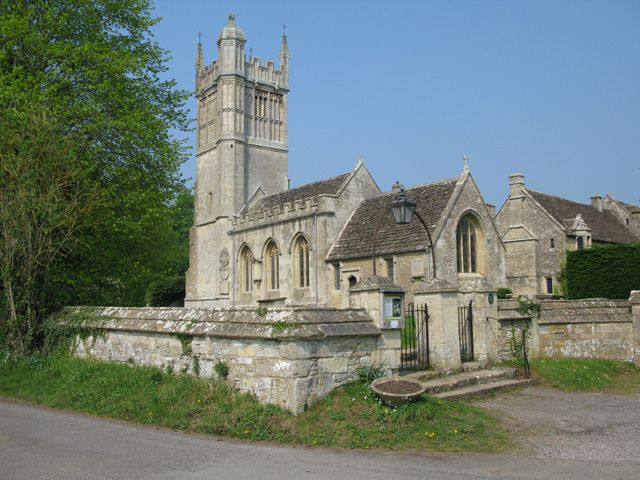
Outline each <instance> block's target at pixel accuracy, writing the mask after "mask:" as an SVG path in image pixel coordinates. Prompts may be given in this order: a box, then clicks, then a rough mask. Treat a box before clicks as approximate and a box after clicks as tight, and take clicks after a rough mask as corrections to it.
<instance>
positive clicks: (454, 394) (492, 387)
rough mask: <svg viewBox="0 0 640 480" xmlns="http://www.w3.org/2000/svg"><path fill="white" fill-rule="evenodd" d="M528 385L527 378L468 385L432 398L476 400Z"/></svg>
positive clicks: (437, 394) (440, 393) (529, 381)
mask: <svg viewBox="0 0 640 480" xmlns="http://www.w3.org/2000/svg"><path fill="white" fill-rule="evenodd" d="M529 383H531V380H529V379H528V378H525V379H509V380H500V381H494V382H490V383H478V384H475V385H469V386H466V387H461V388H457V389H455V390H449V391H446V392H439V393H436V394H434V395H433V396H434V397H436V398H439V399H441V400H467V399H470V398H478V397H482V396H486V395H490V394H492V393H496V392H499V391H503V390H508V389H511V388H516V387H521V386H525V385H528V384H529Z"/></svg>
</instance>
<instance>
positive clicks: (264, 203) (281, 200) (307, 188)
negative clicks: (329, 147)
mask: <svg viewBox="0 0 640 480" xmlns="http://www.w3.org/2000/svg"><path fill="white" fill-rule="evenodd" d="M350 175H351V172H349V173H345V174H342V175H338V176H337V177H331V178H326V179H324V180H320V181H318V182H313V183H307V184H306V185H301V186H299V187H296V188H290V189H289V190H285V191H283V192H279V193H274V194H273V195H267V196H266V197H262V198H259V199H258V200H257V201H256V203H254V204H253V205H252V206H251V207H250V208H249V211H256V210H264V209H269V208H273V207H277V206H279V205H283V204H285V203H290V202H295V201H296V200H306V199H307V198H314V197H318V196H319V195H336V194H337V193H338V191H339V190H340V187H342V185H343V184H344V182H345V181H346V180H347V178H349V176H350Z"/></svg>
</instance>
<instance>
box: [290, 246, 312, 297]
mask: <svg viewBox="0 0 640 480" xmlns="http://www.w3.org/2000/svg"><path fill="white" fill-rule="evenodd" d="M293 264H294V269H295V271H294V275H295V282H296V283H295V284H296V286H297V287H298V288H305V287H308V286H309V242H307V239H306V238H304V237H303V236H302V235H299V236H298V238H296V241H295V242H294V244H293Z"/></svg>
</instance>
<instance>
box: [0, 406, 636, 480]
mask: <svg viewBox="0 0 640 480" xmlns="http://www.w3.org/2000/svg"><path fill="white" fill-rule="evenodd" d="M637 468H638V466H637V465H633V464H621V463H602V462H597V463H596V462H589V461H574V460H555V459H540V458H536V457H527V456H524V457H523V456H508V455H440V454H438V455H436V454H424V453H418V454H397V453H388V452H373V451H371V452H370V451H367V452H360V451H344V450H342V451H337V450H327V449H310V448H301V447H300V448H297V447H287V446H280V445H271V444H257V443H244V442H237V441H232V440H226V439H224V440H223V439H219V438H215V437H206V436H201V435H189V434H183V433H178V432H173V431H170V430H164V429H154V428H149V427H142V426H138V425H131V424H126V423H122V422H117V421H112V420H106V419H100V418H95V417H92V416H87V415H82V414H77V413H70V412H64V411H57V410H51V409H46V408H41V407H37V406H33V405H30V404H25V403H21V402H14V401H11V400H2V399H0V479H2V480H27V479H28V480H39V479H46V480H57V479H65V480H74V479H82V480H84V479H118V480H121V479H186V480H190V479H208V480H210V479H254V478H257V479H259V480H270V479H277V480H300V479H303V480H304V479H332V480H338V479H343V478H344V479H350V480H351V479H353V480H377V479H385V480H389V479H412V480H414V479H416V478H428V479H455V480H463V479H485V478H492V479H545V480H547V479H555V478H562V479H564V480H571V479H576V480H578V479H579V480H587V479H602V478H606V479H637V478H638V473H637Z"/></svg>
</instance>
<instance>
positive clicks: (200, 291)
mask: <svg viewBox="0 0 640 480" xmlns="http://www.w3.org/2000/svg"><path fill="white" fill-rule="evenodd" d="M245 43H246V36H245V34H244V32H243V31H242V30H241V29H240V28H239V27H238V26H237V25H236V23H235V19H234V17H233V16H230V17H229V21H228V24H227V25H226V26H225V27H224V28H223V29H222V31H221V32H220V34H219V36H218V57H217V59H216V60H215V61H214V62H213V63H211V64H208V65H206V64H205V63H204V60H203V57H202V47H201V45H199V46H198V54H197V59H196V97H197V105H198V112H197V140H196V142H197V154H196V162H197V166H196V187H195V221H194V226H193V228H192V230H191V245H190V247H191V249H190V267H189V271H188V273H187V296H186V300H185V305H186V306H188V307H232V306H250V305H256V306H257V305H264V306H269V305H318V306H324V307H349V306H352V300H351V298H350V295H349V290H350V289H352V288H354V287H355V286H356V285H357V284H359V282H361V281H362V280H364V279H368V278H370V277H374V276H375V277H379V278H384V279H386V281H387V282H389V283H390V284H393V285H396V286H399V287H401V288H402V289H403V290H404V291H405V292H406V294H407V298H406V300H407V301H408V302H411V301H412V300H413V296H412V293H413V291H414V290H415V288H416V287H418V286H419V285H422V284H423V283H424V282H426V281H429V280H432V279H438V281H439V282H446V283H447V284H450V285H451V286H452V287H455V288H456V290H461V291H465V290H468V291H474V290H477V289H478V288H481V290H483V291H484V290H487V289H488V290H491V289H495V288H496V287H501V286H505V285H506V280H505V255H504V246H503V244H502V242H501V240H500V235H499V233H498V231H497V228H496V225H495V223H494V222H493V215H494V214H495V211H494V210H495V209H494V207H493V206H492V205H487V204H485V202H484V200H483V199H482V195H481V194H480V191H479V189H478V186H477V185H476V183H475V181H474V179H473V176H472V175H471V172H470V170H469V168H468V167H467V166H466V164H465V168H464V169H463V171H462V172H461V174H460V175H459V176H458V177H455V178H451V179H446V180H441V181H436V182H431V183H425V184H423V185H417V186H411V187H408V188H406V189H405V188H404V187H403V186H402V185H400V184H398V183H396V184H395V185H393V186H392V188H391V191H389V192H383V191H382V190H381V188H380V187H379V186H378V185H377V183H376V182H375V180H374V179H373V178H372V176H371V174H370V173H369V171H368V170H367V168H366V166H365V164H364V163H363V161H362V159H361V158H358V159H357V161H356V162H355V165H354V166H353V167H352V168H351V169H350V170H349V171H345V172H343V173H342V174H339V175H336V176H333V177H331V178H327V179H323V180H320V181H317V182H314V183H310V184H307V185H302V186H300V187H297V188H288V186H289V178H288V146H287V97H288V93H289V89H288V85H289V64H288V46H287V38H286V35H284V34H283V36H282V44H281V49H280V59H279V63H278V65H276V64H274V63H273V62H271V61H267V62H262V61H261V60H260V59H259V58H258V57H255V56H253V55H251V56H250V57H249V58H248V59H247V58H246V54H245ZM400 194H402V195H403V197H406V198H408V199H409V201H410V202H413V203H415V212H416V216H417V217H419V218H420V220H421V221H422V225H421V224H420V222H418V221H416V220H414V221H413V222H411V223H408V224H406V225H396V224H395V222H394V221H393V218H392V215H391V211H390V209H389V208H388V207H390V205H391V203H392V202H393V201H394V199H396V198H397V197H398V196H399V195H400Z"/></svg>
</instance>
